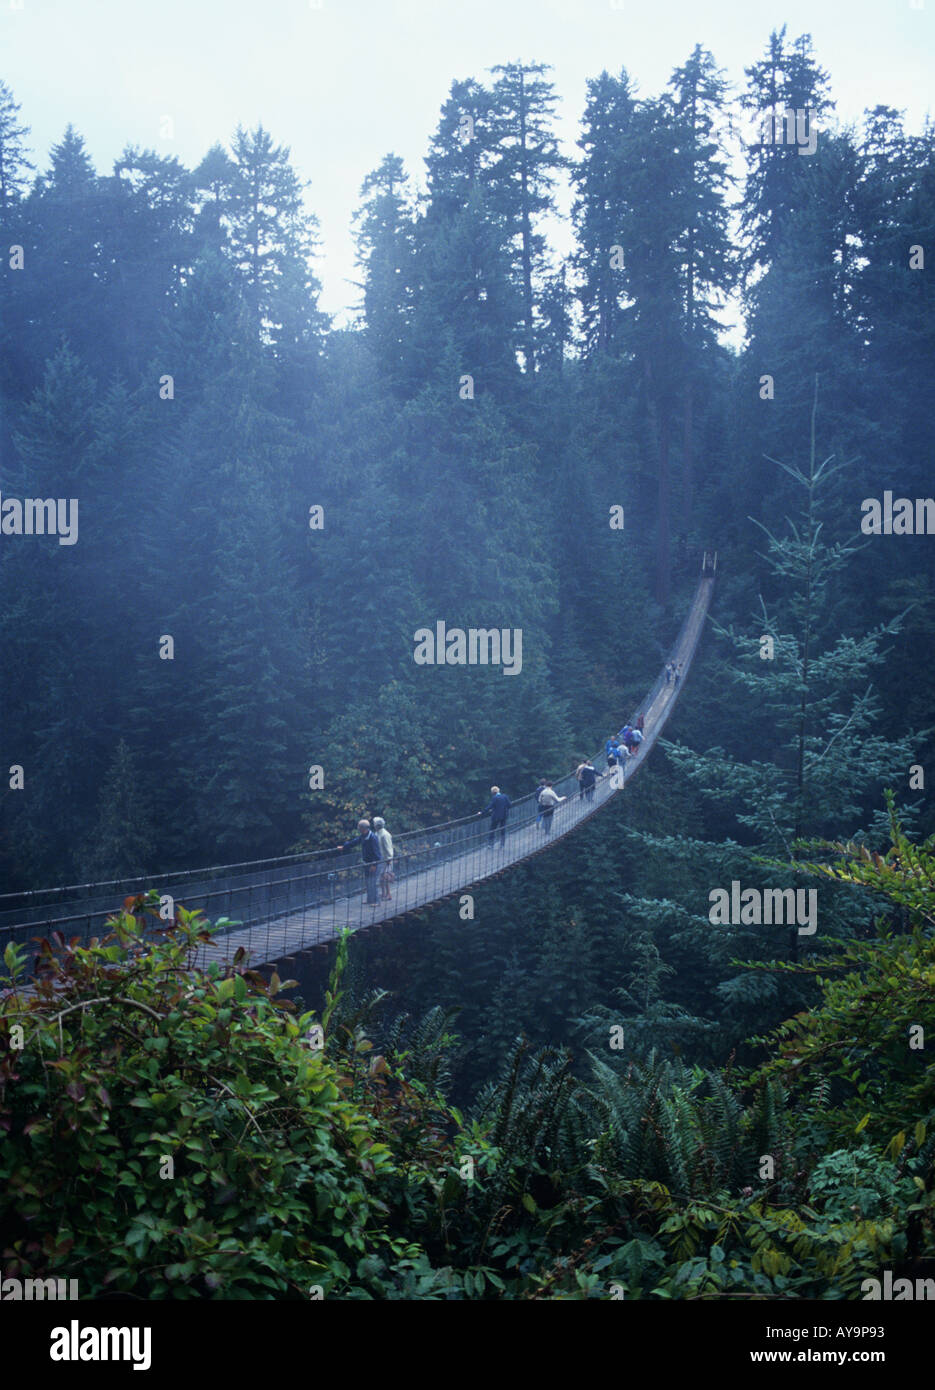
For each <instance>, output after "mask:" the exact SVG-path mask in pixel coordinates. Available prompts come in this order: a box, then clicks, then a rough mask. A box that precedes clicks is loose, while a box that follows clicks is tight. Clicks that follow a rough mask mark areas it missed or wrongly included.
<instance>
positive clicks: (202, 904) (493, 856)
mask: <svg viewBox="0 0 935 1390" xmlns="http://www.w3.org/2000/svg"><path fill="white" fill-rule="evenodd" d="M716 563H717V557H716V555H714V554H710V555H709V554H707V553H706V554H705V558H704V562H703V565H702V572H701V578H700V579H699V581H698V586H697V588H696V590H695V594H694V597H693V599H692V603H691V606H690V608H689V610H688V613H687V614H686V616H685V619H684V622H683V624H682V628H681V631H680V632H679V635H678V637H677V638H676V640H675V642H674V644H673V646H672V647H671V649H670V650H669V652H668V654H667V656H666V665H669V664H671V665H678V666H680V668H681V677H680V679H678V680H667V679H666V673H665V666H664V667H663V669H662V671H661V672H660V674H659V676H658V678H657V680H656V682H655V684H654V685H653V687H652V689H651V690H650V691H649V693H648V694H647V695H646V697H645V699H644V700H643V701H641V703H640V705H639V706H638V708H639V710H640V711H641V712H642V714H643V717H644V721H645V729H644V737H643V742H642V743H641V744H640V745H639V747H638V748H637V750H636V752H635V754H634V755H633V756H632V757H630V758H629V760H628V762H627V765H626V769H625V773H624V775H623V777H622V779H621V778H620V777H612V776H610V775H607V774H606V773H605V775H604V776H602V777H601V778H600V780H598V782H597V784H596V786H595V787H594V789H593V792H592V793H591V794H590V795H586V794H583V793H582V791H581V789H580V788H579V786H578V783H577V780H576V778H575V775H574V773H571V774H569V775H568V776H566V777H563V778H560V779H556V780H554V781H553V788H554V790H555V791H556V792H557V794H558V795H559V796H563V797H565V800H564V801H562V803H561V804H560V805H558V806H557V807H556V809H555V813H554V815H553V816H552V818H551V824H549V822H548V821H546V822H545V823H539V822H538V806H537V804H536V800H535V796H534V795H532V794H530V795H529V796H525V797H522V798H520V799H518V800H516V801H514V802H513V804H512V806H511V808H510V815H509V820H508V822H507V826H506V834H505V836H504V838H503V842H502V844H501V843H500V836H499V834H497V835H496V837H494V835H493V834H492V833H491V831H490V829H489V827H488V825H487V824H486V823H485V822H484V821H482V820H480V819H479V818H478V816H477V814H476V813H475V814H474V815H471V816H464V817H462V818H461V819H460V820H452V821H445V822H444V823H442V824H439V825H433V826H428V827H426V828H422V829H418V830H412V831H405V832H403V833H401V834H394V835H393V844H394V851H395V853H394V858H393V861H392V867H393V873H394V875H395V880H394V882H393V884H392V888H391V893H392V897H391V898H390V900H388V901H378V902H376V903H373V902H368V900H367V898H368V895H367V893H366V892H365V881H364V877H363V875H364V868H363V865H362V864H361V863H360V856H359V851H357V850H356V849H355V850H354V851H352V852H347V853H342V852H341V851H338V850H334V849H330V850H319V851H318V852H316V853H311V854H309V853H306V854H302V855H288V856H284V857H281V858H278V859H270V860H259V861H255V862H253V863H248V864H234V865H230V864H228V865H220V866H217V867H215V868H210V869H199V870H185V871H182V872H179V873H174V874H164V875H161V876H159V877H158V878H154V879H145V880H142V879H132V880H117V881H113V882H109V883H93V884H79V885H70V886H67V887H62V888H53V889H36V890H33V891H31V892H26V893H16V894H6V895H4V896H3V897H0V951H2V949H3V948H4V947H5V946H6V944H7V942H9V941H16V942H29V941H32V940H34V939H36V938H37V937H38V938H41V937H47V936H50V935H51V934H52V933H53V932H59V933H61V935H62V936H63V937H64V938H65V939H66V940H67V941H70V942H71V941H77V942H78V943H79V944H82V945H87V944H88V943H89V942H90V941H91V940H92V939H94V938H95V937H102V936H104V935H106V932H107V929H106V923H107V920H108V918H109V917H111V916H112V915H113V913H114V912H115V910H117V908H118V907H119V905H120V904H121V903H122V902H123V901H124V900H125V899H126V898H127V897H129V896H135V895H137V894H140V893H145V892H147V891H148V890H150V889H152V888H155V889H156V890H157V891H158V892H159V894H160V896H161V898H162V901H163V904H164V909H163V910H164V913H165V915H166V916H167V917H169V916H171V915H172V913H173V911H174V909H175V907H176V906H177V905H178V904H184V906H185V907H186V908H188V909H190V910H191V909H194V908H200V909H201V910H202V911H203V913H204V915H205V917H206V918H207V920H208V921H210V922H212V923H215V924H217V923H220V924H221V925H220V927H219V930H218V932H217V934H216V935H215V936H214V937H213V939H212V941H211V943H210V944H206V945H203V946H202V947H201V948H200V950H199V952H198V955H197V956H196V958H195V960H194V961H193V964H195V965H199V966H202V967H204V966H206V965H208V964H209V963H210V962H211V961H217V962H219V963H221V964H225V963H227V962H229V961H230V960H231V959H232V957H233V956H234V954H235V952H236V951H237V950H238V949H240V948H241V947H243V948H244V949H245V950H246V951H247V952H248V953H249V957H250V963H251V965H253V966H260V965H264V964H269V963H271V962H273V961H278V960H282V959H284V958H285V957H289V956H293V955H295V954H296V953H297V952H300V951H307V950H310V949H312V948H313V947H316V946H322V945H326V944H327V943H328V942H329V941H332V940H333V939H334V938H335V937H337V936H339V935H340V933H341V932H342V931H343V930H344V929H345V928H350V929H352V930H359V929H361V928H364V927H369V926H373V925H374V924H376V923H380V922H389V921H391V920H392V919H394V918H397V917H403V916H406V915H407V914H408V913H411V912H415V911H416V910H418V909H421V908H425V907H429V906H431V905H432V904H434V903H438V902H441V901H442V900H444V899H445V898H450V897H452V896H454V895H455V894H460V893H464V892H466V891H467V890H468V889H469V888H471V887H473V886H474V885H475V884H478V883H483V882H484V881H485V880H487V879H491V878H494V877H497V876H499V875H500V874H502V873H503V872H504V871H505V870H507V869H509V868H510V867H512V866H513V865H514V864H520V863H522V862H523V861H524V860H526V859H530V858H531V857H532V856H533V855H536V854H541V853H542V852H543V851H544V850H547V849H550V848H552V847H554V845H556V844H557V843H558V842H559V841H560V840H563V839H564V838H565V837H566V836H567V835H570V834H572V833H573V832H574V831H575V830H577V828H578V827H579V826H580V825H582V824H583V823H584V821H586V820H589V819H590V818H591V816H593V815H596V814H597V812H598V811H600V810H602V809H603V808H604V807H605V806H606V805H607V803H608V802H609V801H611V800H612V799H613V798H614V797H615V796H618V795H620V794H621V793H622V792H623V791H624V790H625V788H626V786H627V785H628V784H629V782H630V781H631V780H632V779H633V777H634V776H635V775H636V773H637V772H638V771H639V769H640V768H641V767H642V765H643V763H644V762H645V761H646V759H647V758H648V756H649V754H650V752H651V751H652V749H653V746H654V745H655V742H656V740H657V738H658V737H659V735H660V734H661V733H662V730H663V728H664V727H665V724H666V721H667V720H668V718H669V715H670V714H671V713H672V710H673V708H674V707H675V704H676V702H677V700H678V698H679V696H680V694H681V692H682V689H683V686H684V682H685V678H686V676H687V675H688V672H689V670H690V668H691V664H692V660H693V658H694V655H695V651H696V649H697V647H698V642H699V640H700V638H701V633H702V629H703V627H704V621H705V617H706V615H707V612H708V608H709V606H710V602H711V593H712V590H713V587H714V575H715V568H716ZM634 717H635V715H634V716H631V723H632V722H633V718H634ZM594 765H595V767H596V768H597V769H598V770H599V771H602V770H603V769H604V766H605V759H604V756H603V753H601V754H599V755H598V756H597V757H596V758H595V759H594ZM390 828H391V829H392V827H390Z"/></svg>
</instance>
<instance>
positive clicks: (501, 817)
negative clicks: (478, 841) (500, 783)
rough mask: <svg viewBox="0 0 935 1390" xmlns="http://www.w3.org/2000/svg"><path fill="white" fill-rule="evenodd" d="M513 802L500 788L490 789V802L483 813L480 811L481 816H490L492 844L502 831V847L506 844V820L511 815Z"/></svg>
mask: <svg viewBox="0 0 935 1390" xmlns="http://www.w3.org/2000/svg"><path fill="white" fill-rule="evenodd" d="M511 805H512V802H511V801H510V798H509V797H508V796H507V794H506V792H502V791H501V790H500V788H499V787H491V788H490V800H489V801H488V803H487V805H486V806H485V807H484V809H483V811H478V813H477V814H478V815H479V816H486V815H488V813H489V815H490V843H491V844H493V842H494V837H495V836H496V833H497V831H498V830H499V831H500V844H501V846H502V845H504V844H505V843H506V818H507V816H508V815H509V814H510V806H511Z"/></svg>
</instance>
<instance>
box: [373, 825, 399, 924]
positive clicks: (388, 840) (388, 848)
mask: <svg viewBox="0 0 935 1390" xmlns="http://www.w3.org/2000/svg"><path fill="white" fill-rule="evenodd" d="M373 828H374V830H375V831H376V832H377V839H378V840H379V841H380V853H381V855H382V856H383V864H382V867H381V871H380V899H381V901H382V902H385V903H388V902H389V901H390V899H391V897H392V894H391V893H390V884H391V883H392V882H393V881H394V879H395V878H396V875H395V874H394V873H393V837H392V835H391V834H390V832H389V831H388V830H387V828H386V821H385V820H384V819H383V817H382V816H374V818H373Z"/></svg>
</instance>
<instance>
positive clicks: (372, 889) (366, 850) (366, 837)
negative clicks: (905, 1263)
mask: <svg viewBox="0 0 935 1390" xmlns="http://www.w3.org/2000/svg"><path fill="white" fill-rule="evenodd" d="M355 845H360V855H361V862H362V864H363V866H364V887H365V888H366V890H367V902H368V903H376V901H377V869H378V868H379V865H380V861H381V859H382V858H383V856H382V855H381V853H380V841H379V840H378V839H377V837H376V835H375V834H374V833H373V831H372V830H371V829H370V822H369V821H368V820H359V821H358V822H357V834H356V836H355V837H354V839H353V840H347V841H346V842H345V843H344V844H343V845H338V849H340V850H347V849H353V848H354V846H355Z"/></svg>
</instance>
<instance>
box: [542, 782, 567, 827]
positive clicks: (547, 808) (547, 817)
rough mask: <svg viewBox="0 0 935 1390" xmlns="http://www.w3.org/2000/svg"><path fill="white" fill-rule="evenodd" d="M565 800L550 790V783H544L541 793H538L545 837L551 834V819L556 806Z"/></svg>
mask: <svg viewBox="0 0 935 1390" xmlns="http://www.w3.org/2000/svg"><path fill="white" fill-rule="evenodd" d="M565 800H567V798H566V797H564V796H559V794H558V792H556V791H553V790H552V783H551V782H546V784H545V786H544V787H543V788H542V791H541V792H540V793H539V810H540V811H541V812H542V829H543V830H544V831H545V833H546V834H547V835H551V833H552V817H553V816H554V815H555V808H556V806H558V805H560V804H561V802H563V801H565Z"/></svg>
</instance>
